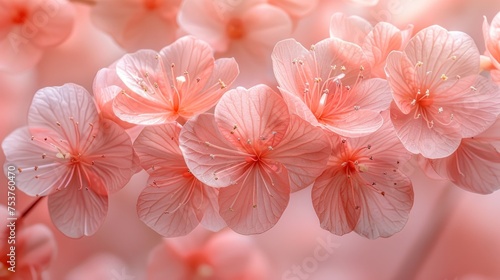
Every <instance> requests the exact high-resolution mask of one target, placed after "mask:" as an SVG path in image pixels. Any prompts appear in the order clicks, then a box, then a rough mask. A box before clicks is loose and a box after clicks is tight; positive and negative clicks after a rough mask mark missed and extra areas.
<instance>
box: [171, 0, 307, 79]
mask: <svg viewBox="0 0 500 280" xmlns="http://www.w3.org/2000/svg"><path fill="white" fill-rule="evenodd" d="M306 2H310V1H306ZM179 25H180V26H181V27H182V28H183V29H184V30H185V31H186V32H187V33H189V34H192V35H194V36H196V37H197V38H200V39H202V40H204V41H206V42H208V43H209V44H210V46H212V48H213V49H214V50H215V52H216V56H232V57H234V58H235V59H236V60H237V61H238V64H239V65H240V69H241V74H242V75H241V76H242V77H240V79H239V80H240V83H239V85H245V86H250V85H254V84H257V83H264V82H268V81H272V80H273V79H272V71H271V67H270V66H271V59H270V53H271V51H272V49H273V46H274V45H275V43H276V42H278V41H279V40H282V39H285V38H287V37H289V36H290V34H291V32H292V20H291V18H290V16H289V15H288V14H287V13H286V12H285V11H284V10H282V9H280V8H278V7H276V6H273V5H271V4H268V3H266V1H264V0H247V1H240V0H236V1H233V0H231V1H227V0H213V1H206V0H186V1H184V3H183V5H182V8H181V11H180V13H179ZM242 83H243V84H242Z"/></svg>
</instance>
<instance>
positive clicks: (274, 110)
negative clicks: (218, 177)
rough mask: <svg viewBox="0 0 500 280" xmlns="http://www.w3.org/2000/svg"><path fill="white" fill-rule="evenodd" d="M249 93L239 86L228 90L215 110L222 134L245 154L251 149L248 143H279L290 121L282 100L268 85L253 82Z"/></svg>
mask: <svg viewBox="0 0 500 280" xmlns="http://www.w3.org/2000/svg"><path fill="white" fill-rule="evenodd" d="M252 93H253V94H247V89H245V88H241V87H240V88H237V89H235V90H231V91H230V92H228V93H226V94H225V95H224V96H223V97H222V98H221V100H220V101H219V104H218V105H217V107H216V109H215V121H216V123H217V126H218V128H219V131H220V132H221V133H222V135H224V137H226V139H227V141H229V142H230V143H231V144H232V145H234V146H236V147H240V149H241V150H243V151H247V152H249V153H251V152H252V149H254V146H252V145H249V144H251V143H254V144H253V145H259V146H262V147H264V149H268V147H269V146H271V147H272V146H276V145H279V143H280V142H281V139H282V138H283V137H284V135H285V133H286V131H287V128H288V125H289V123H290V117H289V113H288V111H287V107H286V104H285V102H283V99H281V98H280V97H279V95H277V94H276V93H274V92H273V91H270V90H269V87H268V86H265V85H257V86H255V87H253V92H252ZM249 142H250V143H249Z"/></svg>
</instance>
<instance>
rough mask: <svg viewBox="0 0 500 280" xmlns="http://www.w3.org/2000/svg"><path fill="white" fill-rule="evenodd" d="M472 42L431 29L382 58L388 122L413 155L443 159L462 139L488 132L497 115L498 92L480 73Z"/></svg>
mask: <svg viewBox="0 0 500 280" xmlns="http://www.w3.org/2000/svg"><path fill="white" fill-rule="evenodd" d="M479 62H480V59H479V51H478V50H477V47H476V45H475V44H474V41H473V40H472V38H470V37H469V36H468V35H467V34H465V33H462V32H448V31H446V30H445V29H444V28H442V27H439V26H431V27H428V28H426V29H424V30H422V31H420V32H419V33H418V34H416V35H415V37H413V38H412V39H411V40H410V41H409V43H408V45H407V46H406V47H405V49H404V51H403V52H400V51H393V52H391V54H390V55H389V57H388V58H387V67H386V72H387V75H388V81H389V83H390V85H391V87H392V89H393V97H394V102H393V104H392V105H391V119H392V121H393V123H394V127H395V128H396V133H397V135H398V137H399V138H400V139H401V141H402V142H403V145H404V146H405V147H406V149H408V150H409V151H410V152H412V153H415V154H417V153H421V154H422V155H423V156H424V157H427V158H442V157H446V156H449V155H450V154H451V153H453V152H454V151H455V150H456V149H457V148H458V146H459V145H460V141H461V139H462V138H464V137H465V138H468V137H472V136H475V135H477V134H479V133H481V132H482V131H484V130H485V129H486V128H488V127H489V126H490V125H491V124H493V122H494V121H495V120H496V117H497V115H498V114H499V113H500V98H499V97H500V91H499V89H498V87H497V86H495V85H494V84H492V83H491V82H488V81H487V80H486V78H483V77H481V76H479V75H478V73H479Z"/></svg>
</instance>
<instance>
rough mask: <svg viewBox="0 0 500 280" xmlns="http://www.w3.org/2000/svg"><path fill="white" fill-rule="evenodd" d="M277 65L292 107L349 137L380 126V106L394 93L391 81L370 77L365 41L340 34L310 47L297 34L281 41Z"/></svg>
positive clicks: (275, 55)
mask: <svg viewBox="0 0 500 280" xmlns="http://www.w3.org/2000/svg"><path fill="white" fill-rule="evenodd" d="M272 59H273V68H274V74H275V76H276V79H277V80H278V83H279V89H280V91H281V93H282V95H283V98H284V99H285V101H286V103H287V105H288V107H289V108H290V112H292V113H294V114H297V115H299V116H300V117H302V118H303V119H305V120H306V121H308V122H310V123H311V124H313V125H316V126H321V127H323V128H326V129H328V130H330V131H332V132H334V133H337V134H340V135H342V136H346V137H359V136H363V135H367V134H370V133H372V132H374V131H375V130H377V129H378V128H380V126H381V125H382V123H383V119H382V117H381V116H380V111H382V110H385V109H387V108H388V106H389V104H390V101H391V98H390V89H389V86H388V84H387V81H385V80H382V79H378V78H374V79H366V78H365V77H364V74H365V73H370V72H369V63H368V62H367V60H366V57H365V56H364V54H363V51H362V50H361V47H359V46H357V45H355V44H353V43H349V42H345V41H343V40H340V39H337V38H331V39H325V40H323V41H320V42H319V43H317V44H316V45H314V46H312V47H311V49H310V50H307V49H305V48H304V47H303V46H302V45H300V44H299V43H298V42H296V41H295V40H294V39H287V40H283V41H281V42H279V43H278V44H276V47H275V48H274V51H273V54H272Z"/></svg>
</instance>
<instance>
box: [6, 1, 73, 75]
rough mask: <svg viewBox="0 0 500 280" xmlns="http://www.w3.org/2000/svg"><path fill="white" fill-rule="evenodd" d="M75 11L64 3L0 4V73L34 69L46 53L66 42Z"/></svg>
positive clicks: (28, 2)
mask: <svg viewBox="0 0 500 280" xmlns="http://www.w3.org/2000/svg"><path fill="white" fill-rule="evenodd" d="M73 22H74V10H73V7H72V6H71V4H70V3H69V2H67V1H65V0H48V1H39V0H25V1H19V0H14V1H12V0H1V1H0V71H7V72H19V71H24V70H27V69H29V68H32V67H34V66H35V65H36V64H37V63H38V61H39V60H40V59H41V57H42V55H43V52H44V51H45V50H47V49H49V48H53V47H55V46H57V45H59V44H61V43H62V42H64V41H65V40H66V39H67V38H68V37H69V35H70V33H71V31H72V29H73Z"/></svg>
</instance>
